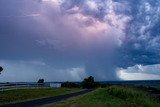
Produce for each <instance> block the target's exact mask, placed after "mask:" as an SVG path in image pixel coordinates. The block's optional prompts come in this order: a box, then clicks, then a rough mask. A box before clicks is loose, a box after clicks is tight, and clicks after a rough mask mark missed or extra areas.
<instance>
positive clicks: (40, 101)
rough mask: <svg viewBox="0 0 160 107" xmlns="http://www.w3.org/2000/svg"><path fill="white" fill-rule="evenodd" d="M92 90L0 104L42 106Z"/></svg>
mask: <svg viewBox="0 0 160 107" xmlns="http://www.w3.org/2000/svg"><path fill="white" fill-rule="evenodd" d="M91 91H93V89H92V90H91V89H90V90H82V91H79V92H75V93H70V94H65V95H59V96H54V97H49V98H42V99H36V100H31V101H25V102H20V103H13V104H5V105H0V107H37V106H42V105H45V104H49V103H55V102H57V101H61V100H65V99H68V98H70V97H75V96H78V95H82V94H85V93H88V92H91Z"/></svg>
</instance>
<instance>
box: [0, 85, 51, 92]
mask: <svg viewBox="0 0 160 107" xmlns="http://www.w3.org/2000/svg"><path fill="white" fill-rule="evenodd" d="M42 87H49V85H48V84H43V83H34V84H30V83H25V84H20V83H19V84H12V83H11V84H10V83H8V84H0V92H3V91H8V90H15V89H26V88H42Z"/></svg>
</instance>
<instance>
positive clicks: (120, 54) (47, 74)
mask: <svg viewBox="0 0 160 107" xmlns="http://www.w3.org/2000/svg"><path fill="white" fill-rule="evenodd" d="M159 43H160V1H159V0H139V1H135V0H129V1H128V0H0V49H1V50H0V65H1V66H2V67H3V68H4V72H2V74H1V75H0V82H6V81H37V80H38V79H39V78H44V79H45V80H46V81H67V80H68V81H81V80H82V79H83V78H85V77H86V76H89V75H92V76H94V77H95V79H96V80H103V81H104V80H145V79H149V80H150V79H160V60H159V59H160V54H159V53H160V44H159Z"/></svg>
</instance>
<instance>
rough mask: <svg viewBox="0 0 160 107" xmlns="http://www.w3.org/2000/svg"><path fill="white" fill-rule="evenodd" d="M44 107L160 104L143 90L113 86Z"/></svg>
mask: <svg viewBox="0 0 160 107" xmlns="http://www.w3.org/2000/svg"><path fill="white" fill-rule="evenodd" d="M43 107H160V103H158V100H157V99H154V98H152V97H151V96H150V95H149V94H148V93H147V92H144V91H142V90H139V89H136V88H130V87H124V86H112V87H109V88H99V89H97V90H95V91H94V92H91V93H88V94H86V95H82V96H79V97H74V98H70V99H68V100H64V101H61V102H58V103H55V104H49V105H45V106H43Z"/></svg>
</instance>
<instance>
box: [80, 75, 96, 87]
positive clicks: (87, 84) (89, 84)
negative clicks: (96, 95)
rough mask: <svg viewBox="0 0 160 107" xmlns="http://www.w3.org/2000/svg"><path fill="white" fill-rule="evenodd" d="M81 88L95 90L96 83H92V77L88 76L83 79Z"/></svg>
mask: <svg viewBox="0 0 160 107" xmlns="http://www.w3.org/2000/svg"><path fill="white" fill-rule="evenodd" d="M82 87H83V88H88V89H90V88H95V87H96V83H95V82H94V77H92V76H89V77H88V78H85V79H84V80H83V81H82Z"/></svg>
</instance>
